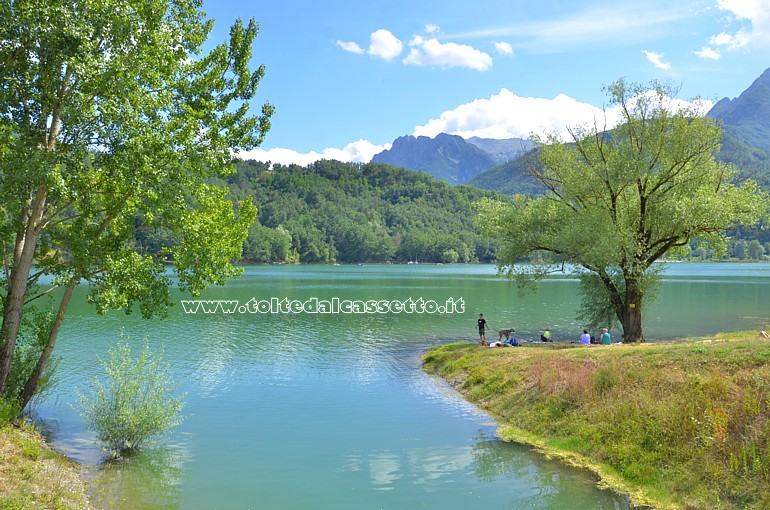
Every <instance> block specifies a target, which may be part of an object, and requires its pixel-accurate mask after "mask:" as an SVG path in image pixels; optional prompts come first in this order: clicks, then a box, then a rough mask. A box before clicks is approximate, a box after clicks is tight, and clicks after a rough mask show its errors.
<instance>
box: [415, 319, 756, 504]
mask: <svg viewBox="0 0 770 510" xmlns="http://www.w3.org/2000/svg"><path fill="white" fill-rule="evenodd" d="M754 335H756V333H744V334H740V333H736V334H729V335H719V336H717V337H715V338H711V339H692V340H689V341H681V342H670V343H669V342H667V343H648V344H643V345H639V346H631V345H613V346H590V347H589V346H585V347H576V346H561V347H551V346H547V347H544V346H540V345H538V346H534V345H532V346H530V345H527V346H524V347H519V348H508V349H484V348H481V347H479V346H478V345H475V344H468V343H459V344H450V345H445V346H440V347H436V348H434V349H432V350H430V351H429V352H427V353H426V354H425V355H424V368H425V370H426V371H427V372H429V373H433V374H437V375H439V376H441V377H443V378H444V379H446V380H447V381H449V382H450V384H452V385H453V386H454V387H456V388H457V389H458V390H459V391H460V392H461V393H462V394H463V395H464V396H465V397H466V398H467V399H468V400H469V401H471V402H473V403H475V404H476V405H478V406H480V407H481V408H483V409H486V410H488V411H489V412H490V413H491V414H492V415H494V416H495V417H497V418H498V419H499V422H500V425H501V427H500V436H501V437H502V438H503V439H506V440H512V441H519V442H524V443H529V444H533V445H535V446H536V447H538V448H540V449H541V450H542V451H544V452H545V453H547V454H549V455H557V456H559V457H561V458H563V459H564V460H566V461H568V462H570V463H572V464H576V465H580V466H584V467H588V468H590V469H592V470H594V471H596V472H597V473H598V474H599V475H600V476H601V477H602V479H603V480H604V482H605V483H606V484H607V485H608V486H611V487H613V488H616V489H618V490H620V491H623V492H627V493H629V494H631V495H632V498H633V499H634V501H635V502H636V503H639V504H648V505H651V506H654V507H657V508H679V509H700V508H703V509H705V508H708V509H712V508H720V509H737V508H754V509H760V508H770V409H769V406H770V340H767V339H757V338H753V336H754Z"/></svg>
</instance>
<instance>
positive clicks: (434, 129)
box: [413, 89, 712, 139]
mask: <svg viewBox="0 0 770 510" xmlns="http://www.w3.org/2000/svg"><path fill="white" fill-rule="evenodd" d="M711 106H712V104H711V103H710V102H701V103H699V104H697V105H694V104H691V103H688V102H686V101H682V100H677V99H672V100H669V101H668V104H667V107H669V108H684V107H693V108H696V109H697V111H699V112H700V113H702V114H705V112H706V111H708V110H709V109H710V107H711ZM620 119H621V113H620V109H619V108H618V107H616V108H614V109H608V110H602V109H601V108H598V107H596V106H593V105H591V104H588V103H581V102H579V101H577V100H575V99H573V98H571V97H569V96H566V95H564V94H559V95H557V96H556V97H555V98H553V99H544V98H535V97H520V96H517V95H516V94H514V93H513V92H511V91H509V90H507V89H501V90H500V92H499V93H498V94H496V95H493V96H491V97H490V98H489V99H476V100H474V101H471V102H470V103H466V104H463V105H460V106H458V107H457V108H455V109H454V110H447V111H445V112H444V113H442V114H441V116H440V117H439V118H438V119H433V120H430V121H428V123H426V124H424V125H422V126H417V127H416V128H415V129H414V133H413V134H414V135H415V136H428V137H435V136H436V135H437V134H439V133H448V134H452V135H459V136H462V137H463V138H470V137H472V136H479V137H481V138H495V139H505V138H529V137H530V135H531V134H537V135H543V134H546V133H559V134H560V135H561V136H565V137H566V135H567V129H568V128H569V127H575V126H581V125H586V124H590V125H594V124H596V126H597V127H598V128H599V129H604V128H605V127H606V128H611V127H613V126H615V125H616V124H617V122H619V121H620Z"/></svg>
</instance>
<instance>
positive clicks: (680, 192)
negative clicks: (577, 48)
mask: <svg viewBox="0 0 770 510" xmlns="http://www.w3.org/2000/svg"><path fill="white" fill-rule="evenodd" d="M607 92H608V95H609V99H610V102H611V104H612V105H614V106H617V107H618V108H619V111H620V113H621V115H622V121H621V123H620V124H619V125H618V127H616V128H615V129H613V130H612V131H610V132H607V131H604V130H602V129H601V128H599V127H597V126H596V125H594V126H583V127H578V128H575V129H572V130H571V131H570V135H571V136H570V138H571V139H570V140H569V143H564V142H563V141H562V140H561V139H560V138H559V137H558V136H557V135H552V136H547V137H545V138H544V139H541V140H538V141H539V143H540V145H541V150H540V153H539V158H538V161H537V163H536V164H533V166H532V168H531V169H530V172H531V174H532V175H533V177H534V178H535V179H537V180H538V181H539V182H540V183H541V184H542V185H543V186H544V187H545V188H546V190H547V191H546V193H545V194H544V196H542V197H539V198H528V197H518V198H517V199H516V200H515V202H514V204H513V205H512V206H509V205H504V204H500V203H486V204H482V205H481V206H480V207H479V209H480V223H481V226H482V227H483V229H484V230H485V231H486V232H487V233H489V234H492V235H494V236H496V237H497V238H498V239H499V240H500V242H501V245H502V246H501V250H500V252H498V259H499V263H500V265H501V270H503V271H506V272H508V274H509V275H511V276H513V277H518V280H519V282H520V283H522V284H526V283H531V282H532V281H533V279H537V278H542V277H543V276H545V275H546V274H547V273H548V272H549V271H552V270H553V269H554V267H553V266H552V265H551V266H549V265H543V264H532V265H515V262H516V261H517V260H519V259H520V258H521V257H523V256H525V255H527V254H529V253H531V252H533V251H536V250H545V251H548V252H552V253H554V254H557V255H558V256H559V257H560V258H561V259H562V260H563V261H564V262H566V263H567V264H569V265H570V267H573V268H574V270H575V272H576V273H578V274H579V275H580V277H581V279H582V280H583V285H581V292H582V298H583V304H582V310H581V316H582V317H583V318H584V319H585V320H586V324H596V323H597V322H598V321H602V320H607V317H608V315H611V316H612V318H613V319H615V320H617V322H618V323H620V325H621V326H622V328H623V337H624V341H626V342H639V341H644V336H643V332H642V310H643V305H644V302H645V298H647V297H650V295H649V294H648V291H649V290H650V289H651V288H653V287H654V284H655V282H656V281H657V280H658V277H659V275H658V272H657V271H656V267H658V266H655V265H654V264H655V262H656V261H658V260H659V259H660V258H661V257H662V256H663V255H665V254H666V252H668V251H669V250H670V249H672V248H674V247H678V246H684V245H685V244H687V243H688V242H689V241H690V240H691V239H694V238H702V239H705V240H707V241H710V242H711V244H712V245H718V244H719V243H720V242H724V240H725V237H724V231H725V229H726V228H728V227H731V226H734V225H736V224H747V223H752V222H755V221H757V220H758V219H759V217H760V216H761V215H762V214H763V213H764V212H765V209H766V206H765V205H764V204H765V203H766V202H767V200H766V198H767V197H766V194H765V193H763V192H762V191H760V190H759V189H758V187H757V186H756V184H755V183H753V182H751V181H746V182H743V183H742V184H740V185H737V184H735V183H734V181H733V177H734V169H733V168H732V167H730V166H728V165H726V164H723V163H720V162H718V161H716V160H715V156H716V154H717V153H718V151H719V143H720V138H721V130H720V128H719V126H718V125H717V124H716V123H715V122H714V121H713V120H712V119H709V118H707V117H703V116H700V115H699V114H698V113H697V112H695V111H693V110H692V109H691V108H683V107H676V105H675V104H674V103H673V100H672V99H671V97H673V95H674V94H673V91H672V89H671V87H669V86H664V85H660V84H658V83H656V82H653V83H652V86H651V87H649V88H647V87H644V86H641V85H637V84H629V83H627V82H626V81H624V80H622V79H621V80H619V81H617V82H615V83H613V84H612V85H610V86H609V87H607ZM608 310H609V312H610V314H608Z"/></svg>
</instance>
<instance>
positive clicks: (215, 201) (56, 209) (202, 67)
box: [0, 0, 273, 405]
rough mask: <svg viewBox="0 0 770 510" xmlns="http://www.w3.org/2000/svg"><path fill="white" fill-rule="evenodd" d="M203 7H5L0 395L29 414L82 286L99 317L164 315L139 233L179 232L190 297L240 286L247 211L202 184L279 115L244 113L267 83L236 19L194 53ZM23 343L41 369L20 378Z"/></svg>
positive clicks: (83, 2)
mask: <svg viewBox="0 0 770 510" xmlns="http://www.w3.org/2000/svg"><path fill="white" fill-rule="evenodd" d="M200 7H201V2H200V0H46V1H44V2H38V1H34V0H0V62H2V64H1V65H0V237H1V240H2V248H3V252H2V255H3V269H2V272H1V273H2V274H0V278H1V279H2V281H1V282H0V285H1V289H2V294H1V295H0V299H2V313H3V316H2V327H1V328H0V394H5V395H6V396H10V397H20V399H21V402H22V404H23V405H26V404H27V402H28V401H29V399H30V397H31V396H32V394H33V393H34V391H35V388H36V386H37V384H38V381H39V379H40V377H41V375H42V374H43V372H44V370H45V367H46V364H47V363H48V360H49V357H50V355H51V351H52V350H53V347H54V343H55V341H56V337H57V335H58V332H59V328H60V326H61V324H62V321H63V319H64V316H65V313H66V311H67V306H68V303H69V300H70V297H71V295H72V291H73V289H74V288H75V286H76V285H77V284H78V283H80V282H88V283H90V289H91V290H90V294H89V299H90V300H91V301H92V302H93V303H95V305H96V307H97V309H98V310H99V311H105V310H107V309H109V308H123V309H125V310H127V311H130V310H131V309H132V307H138V308H139V310H140V311H141V313H142V314H143V315H144V316H146V317H151V316H152V315H154V314H158V313H160V314H162V313H164V310H165V309H166V307H167V306H168V305H169V304H170V298H169V286H170V284H171V281H170V279H169V278H168V276H166V272H165V270H164V266H163V261H162V260H158V259H156V258H152V257H151V256H148V255H139V254H138V253H137V251H136V250H135V249H134V230H135V228H136V227H137V225H138V224H139V223H140V222H142V224H143V225H145V226H149V227H163V228H168V229H171V230H172V231H173V232H174V234H175V236H176V240H177V241H178V243H177V244H176V247H175V248H173V249H172V250H170V252H171V259H172V260H173V262H174V264H175V267H176V273H177V275H178V281H179V283H180V285H181V286H182V287H183V288H184V289H187V290H189V291H191V292H192V293H194V294H195V293H198V292H200V291H201V290H202V289H203V288H204V287H206V286H207V285H209V284H211V283H222V282H224V281H225V279H226V278H228V277H230V276H233V275H234V274H236V272H235V271H234V268H233V267H232V265H231V264H230V261H231V260H232V259H233V258H235V257H238V256H239V254H240V249H241V247H242V244H243V241H244V239H245V237H246V234H247V230H248V227H249V225H250V224H251V223H252V221H253V219H254V217H255V213H256V211H255V207H254V205H253V204H252V203H251V202H249V201H245V202H242V203H239V204H233V203H231V202H229V201H228V200H226V199H225V190H224V189H222V188H220V187H218V186H215V185H212V184H211V183H212V182H215V180H214V178H216V177H218V176H222V175H226V174H227V173H228V172H230V171H231V170H232V168H233V154H234V151H238V150H245V149H250V148H253V147H255V146H257V145H259V144H260V143H261V141H262V139H263V137H264V136H265V134H266V132H267V131H268V129H269V127H270V116H271V115H272V113H273V108H272V106H271V105H269V104H265V105H263V106H262V108H261V110H260V111H258V113H257V114H256V115H254V114H251V113H250V104H249V102H250V101H251V100H252V98H253V97H254V96H255V94H256V89H257V85H258V83H259V81H260V79H261V78H262V76H263V74H264V68H263V67H259V68H258V69H256V70H255V71H252V70H250V68H249V64H250V60H251V51H252V43H253V40H254V38H255V37H256V34H257V25H256V23H255V22H254V21H253V20H252V21H251V22H250V23H249V24H248V25H247V26H244V25H243V23H242V22H241V21H240V20H238V21H237V22H236V23H235V24H234V25H233V26H232V28H231V29H230V37H229V41H227V42H225V43H222V44H220V45H219V46H216V47H213V49H211V51H209V52H207V53H203V52H202V47H203V45H204V43H205V42H206V40H207V38H208V35H209V32H210V30H211V28H212V22H211V21H210V20H207V19H206V17H205V15H204V13H203V12H201V10H200ZM56 288H59V291H58V292H51V291H52V290H53V289H56ZM54 295H55V296H57V299H56V300H55V301H53V302H52V303H47V301H49V298H48V297H47V296H54ZM41 297H44V298H45V299H38V298H41ZM41 303H42V304H43V306H42V307H39V308H40V309H41V313H37V314H35V315H34V320H32V317H31V316H30V313H31V312H32V311H33V309H32V308H31V307H33V306H36V305H39V304H41ZM46 306H48V307H49V308H50V313H48V314H45V313H42V312H44V311H45V308H46ZM82 340H83V342H84V343H87V342H88V339H87V338H84V339H82ZM21 344H25V347H27V348H28V349H26V350H25V351H24V352H25V353H27V355H28V353H29V352H30V349H29V347H30V346H31V347H32V349H31V350H32V352H34V353H35V356H36V358H37V361H36V362H35V363H34V368H31V367H30V366H29V364H27V365H26V366H27V370H26V372H24V373H19V372H18V370H22V368H23V367H24V365H23V364H21V363H14V356H15V355H16V354H18V353H19V352H20V351H19V349H18V348H17V347H19V346H20V345H21ZM16 361H19V360H18V359H17V360H16ZM33 361H34V360H33ZM14 367H17V368H18V367H22V368H18V370H17V371H16V372H14ZM11 382H12V383H13V384H11ZM12 386H13V387H12Z"/></svg>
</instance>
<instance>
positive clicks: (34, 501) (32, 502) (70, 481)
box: [0, 424, 91, 510]
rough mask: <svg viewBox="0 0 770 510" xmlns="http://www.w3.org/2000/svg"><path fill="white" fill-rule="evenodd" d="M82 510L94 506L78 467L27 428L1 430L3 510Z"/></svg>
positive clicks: (0, 504) (0, 492) (0, 495)
mask: <svg viewBox="0 0 770 510" xmlns="http://www.w3.org/2000/svg"><path fill="white" fill-rule="evenodd" d="M32 508H34V509H55V510H82V509H89V508H91V505H90V503H89V501H88V498H87V496H86V490H85V486H84V483H83V481H82V480H81V479H80V477H79V475H78V466H77V465H76V464H75V463H74V462H72V461H70V460H69V459H67V458H65V457H64V456H63V455H60V454H58V453H56V452H54V451H53V450H51V449H50V448H49V447H48V446H47V445H46V444H45V441H44V440H43V438H42V437H41V436H40V434H39V433H38V432H36V431H35V430H33V429H32V428H30V427H27V426H25V425H23V424H22V425H20V426H13V425H10V424H6V425H5V426H3V427H0V510H17V509H18V510H27V509H32Z"/></svg>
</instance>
